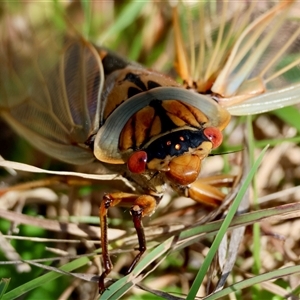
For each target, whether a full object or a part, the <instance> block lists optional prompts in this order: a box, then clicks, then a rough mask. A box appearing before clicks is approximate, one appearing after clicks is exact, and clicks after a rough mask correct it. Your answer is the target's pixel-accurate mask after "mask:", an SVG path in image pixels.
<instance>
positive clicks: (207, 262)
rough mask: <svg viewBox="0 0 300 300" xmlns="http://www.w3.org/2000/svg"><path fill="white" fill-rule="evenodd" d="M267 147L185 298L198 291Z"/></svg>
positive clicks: (193, 296)
mask: <svg viewBox="0 0 300 300" xmlns="http://www.w3.org/2000/svg"><path fill="white" fill-rule="evenodd" d="M267 149H268V146H266V147H265V148H264V149H263V150H262V152H261V153H260V155H259V157H258V159H257V160H256V162H255V163H254V165H253V167H252V168H251V170H250V172H249V174H248V176H247V177H246V179H245V182H244V184H243V185H242V187H241V189H240V191H239V192H238V194H237V196H236V198H235V200H234V202H233V203H232V206H231V209H230V210H229V212H228V215H227V216H226V218H225V219H224V221H223V224H222V226H221V228H220V230H219V232H218V233H217V235H216V238H215V240H214V242H213V244H212V246H211V249H210V251H209V253H208V255H207V256H206V258H205V260H204V261H203V264H202V266H201V269H200V270H199V272H198V274H197V276H196V278H195V280H194V282H193V284H192V287H191V290H190V292H189V294H188V296H187V299H195V297H196V295H197V292H198V289H199V287H200V286H201V283H202V282H203V279H204V277H205V275H206V274H207V271H208V269H209V267H210V264H211V262H212V260H213V258H214V256H215V254H216V252H217V250H218V247H219V245H220V243H221V241H222V239H223V236H224V235H225V233H226V231H227V229H228V227H229V225H230V223H231V221H232V219H233V217H234V214H235V213H236V211H237V209H238V207H239V205H240V202H241V201H242V199H243V196H244V194H245V193H246V191H247V189H248V186H249V185H250V183H251V181H252V178H253V176H254V175H255V173H256V171H257V169H258V167H259V165H260V163H261V161H262V159H263V156H264V154H265V152H266V151H267Z"/></svg>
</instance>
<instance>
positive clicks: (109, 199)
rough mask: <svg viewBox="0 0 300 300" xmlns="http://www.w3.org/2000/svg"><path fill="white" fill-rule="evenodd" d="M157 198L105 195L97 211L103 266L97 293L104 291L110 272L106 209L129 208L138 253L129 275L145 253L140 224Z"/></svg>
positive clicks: (144, 241)
mask: <svg viewBox="0 0 300 300" xmlns="http://www.w3.org/2000/svg"><path fill="white" fill-rule="evenodd" d="M157 201H158V198H157V197H154V196H151V195H136V194H130V193H111V194H105V195H104V197H103V199H102V202H101V205H100V210H99V216H100V225H101V247H102V258H103V264H104V271H103V273H102V274H101V276H100V278H99V293H100V294H102V293H103V292H104V291H105V284H104V279H105V278H106V276H107V275H108V274H109V273H110V272H111V270H112V267H113V265H112V262H111V260H110V257H109V253H108V237H107V227H108V226H107V224H108V222H107V213H108V209H109V208H110V207H113V206H117V205H122V206H125V207H126V206H130V207H131V208H130V213H131V216H132V220H133V224H134V228H135V230H136V233H137V237H138V241H139V248H138V249H137V250H138V251H139V253H138V254H137V255H136V256H135V258H134V260H133V261H132V263H131V265H130V267H129V268H128V271H127V272H128V273H130V272H131V271H132V270H133V268H134V267H135V265H136V264H137V263H138V261H139V260H140V258H141V257H142V255H143V254H144V252H145V251H146V238H145V233H144V228H143V223H142V218H143V217H144V216H149V215H151V214H152V213H153V212H154V210H155V208H156V205H157Z"/></svg>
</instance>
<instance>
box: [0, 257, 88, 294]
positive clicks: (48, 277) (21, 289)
mask: <svg viewBox="0 0 300 300" xmlns="http://www.w3.org/2000/svg"><path fill="white" fill-rule="evenodd" d="M89 261H90V260H89V259H88V258H87V257H81V258H79V259H76V260H74V261H72V262H70V263H68V264H65V265H63V266H62V267H61V268H60V269H61V270H63V271H66V272H71V271H73V270H75V269H78V268H80V267H82V266H84V265H86V264H87V263H89ZM60 276H62V274H59V273H57V272H54V271H52V272H49V273H47V274H45V275H42V276H40V277H38V278H35V279H33V280H31V281H29V282H26V283H25V284H23V285H21V286H18V287H17V288H15V289H13V290H12V291H10V292H8V293H6V294H5V295H3V297H2V299H1V300H12V299H17V298H19V297H20V296H21V295H23V294H25V293H27V292H29V291H31V290H33V289H35V288H37V287H39V286H42V285H43V284H45V282H50V281H52V280H54V279H57V278H59V277H60Z"/></svg>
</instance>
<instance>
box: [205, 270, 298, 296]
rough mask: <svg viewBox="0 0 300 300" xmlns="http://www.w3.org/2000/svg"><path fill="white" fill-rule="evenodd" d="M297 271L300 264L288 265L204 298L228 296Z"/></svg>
mask: <svg viewBox="0 0 300 300" xmlns="http://www.w3.org/2000/svg"><path fill="white" fill-rule="evenodd" d="M297 273H300V266H292V267H287V268H283V269H279V270H275V271H271V272H268V273H264V274H261V275H257V276H255V277H252V278H249V279H245V280H243V281H241V282H238V283H235V284H233V285H231V286H229V287H227V288H225V289H224V290H222V291H219V292H216V293H214V294H212V295H210V296H207V297H205V298H204V299H205V300H215V299H220V298H221V297H225V296H228V295H229V294H230V293H233V292H234V293H235V292H237V291H239V290H242V289H244V288H247V287H251V286H253V285H255V284H259V283H262V282H265V281H268V280H272V279H277V278H279V277H284V276H288V275H295V274H297ZM287 294H288V293H287Z"/></svg>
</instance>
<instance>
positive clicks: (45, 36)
mask: <svg viewBox="0 0 300 300" xmlns="http://www.w3.org/2000/svg"><path fill="white" fill-rule="evenodd" d="M196 4H197V5H195V3H193V4H189V3H186V4H183V3H181V4H178V6H173V7H171V6H170V10H172V22H173V30H174V34H175V35H174V42H175V47H174V48H175V67H176V70H177V73H178V75H179V76H180V78H181V79H182V82H181V83H178V81H176V80H175V79H174V78H172V77H170V76H167V75H164V74H162V73H159V72H156V71H154V70H150V69H147V68H145V67H143V66H141V65H139V64H137V63H133V62H130V61H128V60H126V59H124V58H123V57H122V56H120V55H118V54H116V53H115V52H113V51H110V50H109V49H107V48H105V47H103V46H102V45H100V46H99V45H98V44H97V43H93V42H91V41H89V40H88V39H87V38H85V37H84V36H83V35H81V34H79V33H78V31H77V30H76V29H75V27H74V26H73V25H72V24H70V22H69V19H68V18H67V17H66V20H67V21H66V24H65V27H64V29H63V33H62V32H60V34H57V33H56V32H55V30H56V31H59V30H58V29H57V28H55V26H54V25H53V24H50V22H49V20H40V19H39V18H37V20H30V18H29V16H26V18H21V17H20V15H14V14H13V13H10V14H8V15H6V16H5V17H3V18H2V20H1V33H0V36H1V49H0V63H1V74H0V76H1V77H0V112H1V116H2V118H3V119H4V120H5V121H6V122H7V123H8V124H9V125H10V126H11V127H12V128H13V129H14V130H15V131H16V132H17V133H19V134H20V135H21V136H23V137H24V138H25V139H27V140H28V141H29V142H30V143H32V144H33V145H34V146H35V147H36V148H38V149H39V150H41V151H43V152H45V153H46V154H48V155H50V156H52V157H54V158H56V159H58V160H61V161H63V162H66V163H70V164H73V165H88V164H94V163H98V164H100V165H101V169H100V171H99V179H101V176H102V175H103V176H105V175H107V174H118V175H120V176H122V177H124V178H126V179H127V180H128V181H129V182H130V183H131V185H132V186H133V187H134V190H133V191H132V192H131V193H128V192H125V191H119V192H113V193H111V192H110V191H107V193H106V194H105V195H104V197H103V199H102V201H101V204H100V209H99V216H100V224H101V248H102V257H103V262H104V272H103V273H102V275H101V276H100V278H99V290H100V293H102V292H103V291H104V290H105V284H104V279H105V278H106V276H107V275H108V274H109V273H110V271H111V269H112V263H111V260H110V257H109V251H108V237H107V226H108V225H107V223H108V221H107V212H108V210H109V208H110V207H112V206H117V205H118V206H125V207H129V208H130V213H131V215H132V220H133V224H134V227H135V230H136V233H137V236H138V242H139V248H138V251H139V253H138V254H137V256H136V257H135V258H134V260H133V262H132V263H131V265H130V268H129V272H130V271H131V270H132V269H133V268H134V267H135V265H136V264H137V262H138V261H139V259H140V257H141V256H142V255H143V253H144V252H145V250H146V238H145V234H144V230H143V225H142V219H143V217H145V216H150V215H152V214H153V213H154V212H155V209H156V207H157V205H158V204H159V202H160V200H161V198H162V196H163V195H164V193H165V190H166V185H168V186H171V187H172V188H173V190H174V191H176V192H177V193H178V194H180V195H183V196H185V197H189V198H191V199H193V200H195V201H197V202H201V203H206V204H208V205H211V206H218V205H219V204H220V203H221V202H222V201H223V200H224V198H225V194H223V193H222V192H221V191H220V190H219V188H218V187H219V186H220V185H225V186H230V185H231V184H232V182H233V180H234V178H233V177H226V176H223V175H221V176H220V177H217V180H216V177H214V178H213V179H212V180H210V179H209V178H208V179H206V180H205V181H204V180H203V179H202V178H201V177H200V170H201V164H202V162H203V160H204V159H205V158H206V157H208V156H209V155H210V153H211V151H212V150H213V149H216V148H217V147H218V146H220V144H221V143H222V131H223V130H224V129H225V128H226V127H227V125H228V124H229V122H230V118H231V115H247V114H256V113H262V112H265V111H269V110H273V109H276V108H279V107H283V106H287V105H291V104H295V103H298V102H299V101H300V97H299V95H300V93H299V91H300V85H299V84H296V83H292V84H290V83H291V80H290V78H289V77H291V76H292V77H293V78H297V75H299V70H298V69H297V66H298V64H299V62H300V55H299V53H298V52H297V51H296V50H297V49H296V46H295V45H296V42H297V41H298V39H299V34H300V30H299V28H300V27H299V23H298V20H295V18H293V14H292V13H293V5H294V1H282V2H280V3H278V4H277V5H270V4H269V3H268V2H266V3H263V4H260V3H257V2H255V1H253V2H251V3H248V2H245V3H243V2H241V3H231V2H226V1H224V2H220V3H219V2H218V3H214V4H212V3H210V2H207V3H204V2H203V3H202V2H199V3H196ZM166 5H167V4H166ZM184 12H187V14H186V15H187V16H190V19H188V20H187V29H186V30H185V31H184V30H183V29H182V27H181V24H180V20H181V17H182V16H183V15H184ZM195 15H196V16H197V17H196V18H195ZM216 15H220V16H221V17H219V18H216V19H212V20H211V16H216ZM208 20H209V21H210V22H208ZM287 29H288V32H289V34H286V35H282V32H286V30H287ZM279 37H280V40H279ZM274 45H277V47H276V46H274ZM271 46H272V47H271ZM287 53H288V58H289V59H286V57H287V56H286V54H287ZM295 74H296V75H295ZM288 84H290V85H288Z"/></svg>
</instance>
